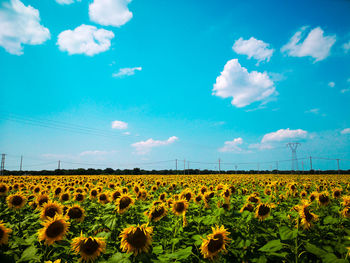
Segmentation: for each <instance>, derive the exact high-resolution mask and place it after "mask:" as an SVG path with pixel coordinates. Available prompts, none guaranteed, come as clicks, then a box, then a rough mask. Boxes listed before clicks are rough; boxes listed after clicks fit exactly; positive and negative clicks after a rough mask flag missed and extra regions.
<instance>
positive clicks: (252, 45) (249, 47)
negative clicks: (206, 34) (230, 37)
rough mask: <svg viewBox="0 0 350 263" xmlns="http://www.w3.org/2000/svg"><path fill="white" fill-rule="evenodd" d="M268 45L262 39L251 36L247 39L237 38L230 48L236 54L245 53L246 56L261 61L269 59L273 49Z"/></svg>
mask: <svg viewBox="0 0 350 263" xmlns="http://www.w3.org/2000/svg"><path fill="white" fill-rule="evenodd" d="M269 46H270V45H269V44H267V43H265V42H264V41H261V40H258V39H256V38H254V37H251V38H250V39H248V40H244V39H243V38H239V39H238V40H236V42H235V43H234V45H233V47H232V49H233V50H234V51H235V52H236V53H237V54H243V55H247V56H248V58H255V59H256V60H258V62H261V61H264V60H265V61H269V60H270V58H271V57H272V54H273V52H274V49H270V48H269Z"/></svg>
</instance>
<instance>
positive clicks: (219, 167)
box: [219, 158, 221, 174]
mask: <svg viewBox="0 0 350 263" xmlns="http://www.w3.org/2000/svg"><path fill="white" fill-rule="evenodd" d="M220 165H221V160H220V158H219V174H220V173H221V166H220Z"/></svg>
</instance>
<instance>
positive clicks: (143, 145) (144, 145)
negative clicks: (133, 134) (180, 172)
mask: <svg viewBox="0 0 350 263" xmlns="http://www.w3.org/2000/svg"><path fill="white" fill-rule="evenodd" d="M178 139H179V138H177V137H176V136H172V137H169V139H167V140H164V141H158V140H153V139H152V138H151V139H148V140H146V141H140V142H135V143H133V144H131V146H132V147H134V148H135V150H136V153H137V154H147V153H149V152H150V151H151V150H152V148H154V147H159V146H164V145H169V144H172V143H174V142H175V141H177V140H178Z"/></svg>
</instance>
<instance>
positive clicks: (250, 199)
mask: <svg viewBox="0 0 350 263" xmlns="http://www.w3.org/2000/svg"><path fill="white" fill-rule="evenodd" d="M247 201H248V202H251V203H255V204H258V203H260V198H259V197H258V196H257V195H256V194H255V193H253V194H251V195H250V196H248V199H247Z"/></svg>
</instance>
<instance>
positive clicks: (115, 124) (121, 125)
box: [112, 121, 128, 130]
mask: <svg viewBox="0 0 350 263" xmlns="http://www.w3.org/2000/svg"><path fill="white" fill-rule="evenodd" d="M127 128H128V124H127V123H126V122H124V121H112V129H117V130H125V129H127Z"/></svg>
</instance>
